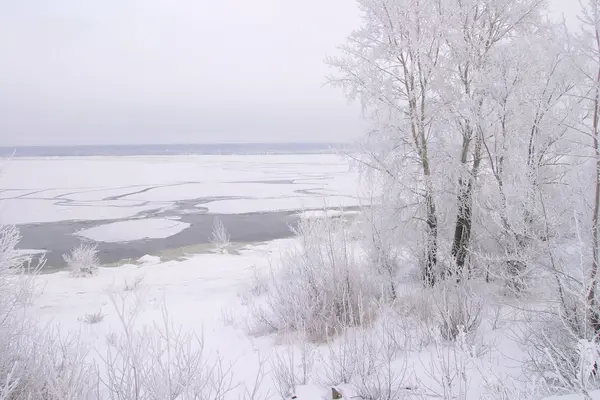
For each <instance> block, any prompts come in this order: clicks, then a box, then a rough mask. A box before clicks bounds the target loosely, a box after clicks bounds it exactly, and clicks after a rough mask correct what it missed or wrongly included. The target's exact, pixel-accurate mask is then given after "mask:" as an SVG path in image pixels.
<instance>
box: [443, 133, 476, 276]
mask: <svg viewBox="0 0 600 400" xmlns="http://www.w3.org/2000/svg"><path fill="white" fill-rule="evenodd" d="M482 139H483V138H482V135H481V133H480V132H478V133H477V137H476V139H475V149H474V150H473V166H472V168H471V171H470V176H469V177H468V179H467V181H466V182H465V180H464V179H463V178H460V179H459V180H458V196H457V200H458V210H457V214H456V225H455V227H454V239H453V241H452V256H453V257H454V262H455V264H456V268H455V269H454V270H451V271H449V272H450V274H451V275H452V274H458V275H460V274H462V273H463V272H464V266H465V263H466V260H467V255H468V252H469V246H470V244H471V232H472V228H473V190H474V185H475V179H476V178H477V175H478V173H479V165H480V163H481V148H482ZM469 142H470V135H469V136H467V137H466V138H465V142H464V143H463V154H462V157H461V161H463V164H465V163H466V161H467V154H468V148H469ZM469 272H470V271H469Z"/></svg>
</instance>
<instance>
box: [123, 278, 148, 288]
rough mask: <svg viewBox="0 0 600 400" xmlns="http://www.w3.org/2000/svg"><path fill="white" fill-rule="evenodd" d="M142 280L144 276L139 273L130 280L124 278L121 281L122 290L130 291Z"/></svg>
mask: <svg viewBox="0 0 600 400" xmlns="http://www.w3.org/2000/svg"><path fill="white" fill-rule="evenodd" d="M143 280H144V277H143V276H141V275H138V276H136V277H135V278H133V279H132V280H131V281H128V280H125V281H124V283H123V290H124V291H125V292H132V291H134V290H136V289H137V288H138V286H140V284H141V283H142V281H143Z"/></svg>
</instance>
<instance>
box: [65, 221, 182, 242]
mask: <svg viewBox="0 0 600 400" xmlns="http://www.w3.org/2000/svg"><path fill="white" fill-rule="evenodd" d="M189 227H190V224H188V223H187V222H181V221H174V220H171V219H166V218H148V219H135V220H129V221H119V222H113V223H110V224H104V225H99V226H95V227H93V228H89V229H84V230H81V231H79V232H77V233H76V235H78V236H81V237H84V238H87V239H91V240H94V241H96V242H108V243H119V242H130V241H133V240H141V239H162V238H167V237H170V236H173V235H176V234H178V233H179V232H182V231H183V230H185V229H187V228H189Z"/></svg>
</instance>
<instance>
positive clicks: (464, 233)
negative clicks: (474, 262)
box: [452, 179, 473, 274]
mask: <svg viewBox="0 0 600 400" xmlns="http://www.w3.org/2000/svg"><path fill="white" fill-rule="evenodd" d="M472 208H473V185H472V183H471V179H469V183H467V184H465V183H464V181H463V180H462V179H460V180H459V192H458V212H457V216H456V225H455V227H454V240H453V241H452V256H453V257H454V262H455V263H456V271H452V272H454V273H457V274H459V273H461V272H462V271H463V268H464V266H465V260H466V259H467V251H468V246H469V242H470V240H471V224H472V212H473V210H472Z"/></svg>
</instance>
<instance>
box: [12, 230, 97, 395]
mask: <svg viewBox="0 0 600 400" xmlns="http://www.w3.org/2000/svg"><path fill="white" fill-rule="evenodd" d="M18 241H19V232H18V230H17V229H16V228H15V227H12V226H0V400H21V399H23V400H25V399H48V400H59V399H83V398H87V396H88V395H90V394H92V392H93V388H94V382H95V373H94V369H93V367H92V366H91V365H90V364H88V363H86V362H85V358H86V357H85V356H86V349H85V347H83V346H81V345H80V343H79V340H78V337H76V336H72V337H63V336H61V335H60V334H59V333H58V332H57V331H54V330H48V329H44V330H40V329H39V328H37V326H36V323H35V321H33V320H32V319H30V318H28V317H27V316H26V315H27V314H26V311H27V306H28V305H29V303H30V301H31V299H32V296H33V295H34V285H33V283H34V279H35V275H36V273H37V272H38V271H39V270H40V269H41V267H42V266H43V265H44V259H43V258H42V259H40V260H39V261H38V262H37V264H35V265H32V260H29V261H28V264H26V263H25V261H26V260H25V259H23V258H21V257H20V256H19V254H18V252H17V251H16V250H15V246H16V245H17V243H18ZM96 397H97V396H96Z"/></svg>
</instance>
